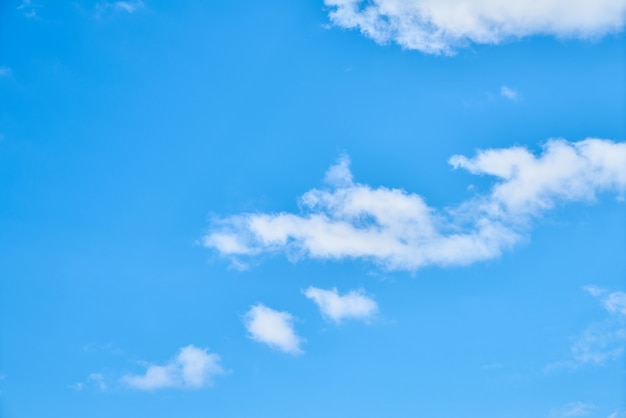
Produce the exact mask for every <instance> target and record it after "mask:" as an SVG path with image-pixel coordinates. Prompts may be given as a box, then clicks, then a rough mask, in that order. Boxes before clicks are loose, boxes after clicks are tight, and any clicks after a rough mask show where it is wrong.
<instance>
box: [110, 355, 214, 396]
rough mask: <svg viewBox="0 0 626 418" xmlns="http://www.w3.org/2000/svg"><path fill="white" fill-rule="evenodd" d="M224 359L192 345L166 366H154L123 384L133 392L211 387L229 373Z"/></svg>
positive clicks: (128, 377) (126, 379)
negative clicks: (215, 378)
mask: <svg viewBox="0 0 626 418" xmlns="http://www.w3.org/2000/svg"><path fill="white" fill-rule="evenodd" d="M219 363H220V357H219V356H218V355H217V354H212V353H209V352H208V351H207V350H205V349H201V348H198V347H195V346H194V345H188V346H186V347H183V348H181V349H180V351H179V353H178V355H177V356H176V357H175V358H174V359H173V360H171V361H170V362H168V363H166V364H165V365H162V366H158V365H150V366H148V368H147V369H146V371H145V373H144V374H140V375H126V376H124V377H123V378H122V382H123V383H124V384H126V385H127V386H128V387H130V388H132V389H139V390H156V389H163V388H181V389H197V388H201V387H203V386H206V385H208V384H210V383H211V379H212V378H213V377H214V376H216V375H220V374H223V373H225V370H224V369H223V368H222V367H221V366H220V364H219Z"/></svg>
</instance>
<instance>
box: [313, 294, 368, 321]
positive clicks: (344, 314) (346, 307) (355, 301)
mask: <svg viewBox="0 0 626 418" xmlns="http://www.w3.org/2000/svg"><path fill="white" fill-rule="evenodd" d="M304 295H305V296H306V297H307V298H309V299H311V300H312V301H313V302H315V304H317V306H318V307H319V309H320V312H321V313H322V315H323V316H324V317H326V318H328V319H331V320H333V321H335V322H337V323H339V322H341V321H342V320H343V319H361V320H369V319H371V318H372V317H373V316H374V315H376V312H378V305H377V304H376V301H374V300H373V299H371V298H369V297H367V296H365V294H364V292H363V291H362V290H351V291H349V292H348V293H346V294H344V295H340V294H339V292H338V291H337V289H336V288H332V289H330V290H324V289H319V288H317V287H313V286H311V287H309V288H308V289H306V290H305V291H304Z"/></svg>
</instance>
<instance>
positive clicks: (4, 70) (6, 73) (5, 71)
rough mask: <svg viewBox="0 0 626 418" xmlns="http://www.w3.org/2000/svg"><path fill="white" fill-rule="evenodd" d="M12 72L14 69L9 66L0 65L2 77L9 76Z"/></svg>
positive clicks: (0, 75)
mask: <svg viewBox="0 0 626 418" xmlns="http://www.w3.org/2000/svg"><path fill="white" fill-rule="evenodd" d="M11 74H13V71H11V69H10V68H9V67H5V66H2V67H0V77H9V76H10V75H11Z"/></svg>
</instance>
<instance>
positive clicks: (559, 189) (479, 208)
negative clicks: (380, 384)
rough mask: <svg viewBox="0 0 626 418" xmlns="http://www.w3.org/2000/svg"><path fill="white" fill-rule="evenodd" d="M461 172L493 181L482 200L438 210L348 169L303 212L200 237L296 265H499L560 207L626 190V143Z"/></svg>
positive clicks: (244, 218)
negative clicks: (348, 261) (539, 220)
mask: <svg viewBox="0 0 626 418" xmlns="http://www.w3.org/2000/svg"><path fill="white" fill-rule="evenodd" d="M450 164H451V165H452V166H453V167H455V168H462V169H465V170H468V171H469V172H471V173H474V174H479V175H489V176H492V177H494V178H495V179H496V180H495V183H494V185H493V187H492V189H491V191H490V192H489V193H488V194H486V195H478V196H476V197H474V198H472V199H470V200H468V201H466V202H464V203H462V204H461V205H460V206H459V207H457V208H452V209H444V210H437V209H435V208H433V207H430V206H428V205H427V204H426V202H425V201H424V199H423V198H422V197H421V196H419V195H417V194H414V193H408V192H406V191H404V190H400V189H389V188H386V187H378V188H373V187H370V186H368V185H365V184H359V183H355V182H354V181H353V179H352V173H351V172H350V169H349V160H348V159H347V157H344V158H342V159H341V160H340V161H339V162H338V164H337V165H335V166H333V167H331V168H330V169H329V170H328V172H327V173H326V179H325V180H326V183H327V186H328V187H326V188H324V189H312V190H310V191H308V192H307V193H305V194H304V195H303V196H302V197H301V199H300V203H301V207H302V209H303V210H302V213H299V214H292V213H284V212H283V213H274V214H265V213H247V214H241V215H234V216H230V217H226V218H223V219H219V220H217V221H216V222H215V224H214V225H213V226H212V228H211V230H210V231H209V233H208V234H207V235H206V236H205V237H204V239H203V243H204V245H205V246H206V247H209V248H214V249H216V250H218V251H219V252H220V253H221V254H222V255H225V256H230V257H239V259H237V262H241V257H243V256H254V255H257V254H260V253H263V252H280V251H284V252H286V253H287V254H289V256H290V257H291V258H297V257H310V258H316V259H342V258H360V259H367V260H372V261H374V262H376V263H378V264H379V265H381V266H383V267H384V268H387V269H389V270H409V271H414V270H416V269H418V268H420V267H424V266H427V265H440V266H447V265H463V264H470V263H473V262H476V261H479V260H486V259H490V258H494V257H497V256H499V255H500V254H501V252H502V251H503V250H504V249H506V248H508V247H511V246H512V245H514V244H515V243H516V242H517V241H519V240H520V238H521V237H523V236H524V234H525V233H526V231H527V228H528V226H529V223H530V221H531V220H532V219H533V218H534V217H537V216H539V215H541V214H542V213H543V212H544V211H546V210H548V209H550V208H552V207H553V206H554V205H556V204H557V203H559V202H569V201H581V200H587V201H589V200H593V199H594V198H595V196H596V193H598V192H603V191H613V192H617V193H620V194H623V193H624V191H625V190H626V143H615V142H612V141H609V140H602V139H586V140H584V141H580V142H574V143H572V142H567V141H565V140H551V141H548V142H547V143H546V144H545V146H544V149H543V153H542V154H541V155H539V156H535V155H534V154H533V153H532V152H530V151H529V150H527V149H526V148H522V147H513V148H505V149H491V150H485V151H479V152H478V153H477V155H476V156H475V157H473V158H467V157H464V156H460V155H456V156H453V157H452V158H451V159H450Z"/></svg>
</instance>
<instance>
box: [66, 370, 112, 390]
mask: <svg viewBox="0 0 626 418" xmlns="http://www.w3.org/2000/svg"><path fill="white" fill-rule="evenodd" d="M89 385H93V386H95V387H96V388H97V389H99V390H101V391H105V390H107V389H108V386H107V384H106V382H105V380H104V376H103V375H102V374H100V373H90V374H89V376H87V379H86V380H85V381H84V382H76V383H73V384H71V385H69V387H70V388H71V389H74V390H75V391H77V392H80V391H81V390H83V389H85V388H86V387H88V386H89Z"/></svg>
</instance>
